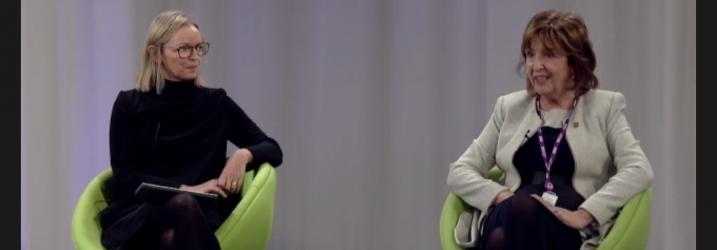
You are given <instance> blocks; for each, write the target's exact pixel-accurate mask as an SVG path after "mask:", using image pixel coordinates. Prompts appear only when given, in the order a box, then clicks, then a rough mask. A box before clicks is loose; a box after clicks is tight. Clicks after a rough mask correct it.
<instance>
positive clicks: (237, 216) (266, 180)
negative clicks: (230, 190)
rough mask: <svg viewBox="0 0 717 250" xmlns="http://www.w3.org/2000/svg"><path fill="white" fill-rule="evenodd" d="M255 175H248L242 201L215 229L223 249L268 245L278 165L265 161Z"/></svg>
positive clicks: (260, 247) (264, 246)
mask: <svg viewBox="0 0 717 250" xmlns="http://www.w3.org/2000/svg"><path fill="white" fill-rule="evenodd" d="M252 177H253V178H251V179H252V180H251V181H246V179H245V185H243V188H244V190H243V191H242V192H243V197H242V200H241V202H239V205H238V206H237V207H236V208H235V209H234V211H232V213H231V214H230V215H229V217H227V219H226V221H224V223H223V224H222V225H221V226H220V227H219V229H217V231H216V232H215V235H216V236H217V239H218V240H219V243H220V245H221V248H222V249H265V248H266V246H267V244H268V242H269V236H270V234H271V227H272V223H273V219H274V202H275V196H276V173H275V171H274V167H272V166H271V165H269V164H268V163H264V164H262V165H261V166H260V167H259V169H258V170H257V172H256V175H255V176H252ZM245 178H246V177H245ZM249 182H250V184H246V183H249ZM247 185H248V186H249V187H248V188H247ZM237 235H240V236H239V237H236V236H237Z"/></svg>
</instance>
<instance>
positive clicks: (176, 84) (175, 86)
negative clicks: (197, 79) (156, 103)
mask: <svg viewBox="0 0 717 250" xmlns="http://www.w3.org/2000/svg"><path fill="white" fill-rule="evenodd" d="M196 88H197V86H196V85H195V83H194V80H183V81H171V80H164V88H163V89H162V93H168V94H169V93H182V92H186V91H191V90H194V89H196Z"/></svg>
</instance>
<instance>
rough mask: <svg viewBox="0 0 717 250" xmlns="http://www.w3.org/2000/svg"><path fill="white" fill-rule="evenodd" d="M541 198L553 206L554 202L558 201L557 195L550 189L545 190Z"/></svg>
mask: <svg viewBox="0 0 717 250" xmlns="http://www.w3.org/2000/svg"><path fill="white" fill-rule="evenodd" d="M543 200H544V201H546V202H548V203H550V205H553V206H555V203H557V202H558V195H557V194H555V193H553V192H550V191H545V192H544V193H543Z"/></svg>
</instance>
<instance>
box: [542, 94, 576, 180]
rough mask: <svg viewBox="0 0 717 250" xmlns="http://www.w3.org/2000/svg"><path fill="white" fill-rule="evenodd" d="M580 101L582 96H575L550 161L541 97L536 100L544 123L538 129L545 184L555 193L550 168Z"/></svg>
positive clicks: (554, 145)
mask: <svg viewBox="0 0 717 250" xmlns="http://www.w3.org/2000/svg"><path fill="white" fill-rule="evenodd" d="M578 99H580V96H575V99H573V106H572V108H570V111H569V112H568V114H567V115H566V117H565V120H564V121H563V129H561V130H560V134H558V138H557V139H555V144H553V150H552V152H551V153H550V159H548V155H547V154H546V153H545V152H546V151H545V140H544V139H543V124H545V119H543V113H541V112H540V96H538V97H537V98H535V108H536V111H537V112H538V116H540V120H541V121H542V123H541V124H540V128H538V141H539V142H540V153H542V156H543V163H544V164H545V170H546V171H545V183H544V184H543V185H544V186H545V189H546V190H548V191H550V192H552V191H553V188H554V186H553V182H552V181H550V168H551V167H552V166H553V161H555V156H556V155H557V154H558V146H560V143H561V142H562V141H563V136H564V135H565V131H566V130H568V124H569V123H570V118H571V117H572V116H573V111H574V110H575V107H576V106H577V105H578Z"/></svg>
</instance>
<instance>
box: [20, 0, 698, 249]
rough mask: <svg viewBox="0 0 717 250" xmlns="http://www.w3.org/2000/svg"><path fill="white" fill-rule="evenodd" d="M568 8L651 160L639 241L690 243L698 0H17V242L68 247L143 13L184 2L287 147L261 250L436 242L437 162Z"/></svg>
mask: <svg viewBox="0 0 717 250" xmlns="http://www.w3.org/2000/svg"><path fill="white" fill-rule="evenodd" d="M549 8H558V9H563V10H571V11H575V12H577V13H579V14H581V15H582V16H583V17H584V18H585V20H586V22H587V25H588V29H589V32H590V35H591V38H592V40H593V44H594V46H595V50H596V53H597V61H598V67H597V75H598V77H599V79H600V82H601V84H602V85H601V87H602V88H605V89H610V90H616V91H620V92H623V93H624V94H625V96H626V98H627V104H628V108H627V110H626V112H627V117H628V120H629V122H630V124H631V126H632V128H633V132H634V133H635V134H636V136H637V138H638V139H640V140H641V142H642V144H641V145H642V147H643V149H644V150H645V153H646V154H647V156H648V158H649V160H650V161H651V163H652V165H653V168H654V170H655V181H654V184H653V188H654V197H653V215H652V228H651V232H650V242H649V249H694V248H695V238H696V237H695V231H696V229H695V225H696V224H695V219H696V218H695V213H694V211H695V203H696V202H695V164H696V163H695V128H696V126H695V72H696V70H695V66H696V62H695V53H696V51H695V36H696V35H695V34H696V31H695V1H694V0H692V1H669V0H650V1H648V0H642V1H617V0H615V1H586V0H584V1H567V0H564V1H545V0H542V1H529V0H523V1H510V2H508V1H499V0H490V1H474V0H442V1H435V0H366V1H350V0H341V1H337V0H262V1H249V0H242V1H141V0H135V1H92V0H56V1H53V0H23V1H22V5H21V9H22V12H21V22H22V28H21V30H22V34H21V43H22V48H21V54H22V65H21V67H22V71H21V80H22V85H21V98H22V103H21V105H22V108H21V126H22V134H21V137H22V145H21V150H22V157H21V162H22V165H21V176H22V180H21V183H22V187H21V192H22V194H21V197H22V201H21V211H22V218H21V220H22V228H21V230H22V246H23V247H22V248H23V249H72V240H71V232H70V221H71V215H72V210H73V208H74V205H75V202H76V201H77V198H78V197H79V195H80V193H81V192H82V190H83V189H84V186H85V185H86V184H87V183H88V182H89V181H90V179H91V178H92V177H93V176H94V175H95V174H97V173H98V172H100V171H101V170H102V169H104V168H107V167H109V153H108V151H109V150H108V132H109V131H108V129H109V128H108V126H109V117H110V111H111V106H112V103H113V101H114V98H115V97H116V95H117V92H118V91H119V90H122V89H128V88H131V87H133V81H134V76H135V74H136V70H137V65H138V64H139V54H140V48H141V46H142V42H143V41H144V36H145V32H146V30H147V26H148V25H149V23H150V22H151V20H152V18H153V17H154V16H155V15H157V14H158V13H159V12H161V11H163V10H167V9H181V10H184V11H186V12H188V13H189V14H191V15H193V16H194V17H195V19H196V20H197V21H198V22H199V25H200V26H201V30H202V31H203V32H204V34H205V36H206V38H207V39H208V40H209V42H211V50H210V52H209V54H208V56H207V58H206V61H205V66H204V69H205V79H206V80H207V81H208V83H209V85H210V86H213V87H222V88H225V89H227V91H228V92H229V94H230V96H231V97H232V98H234V99H235V100H236V101H237V103H239V105H241V106H242V107H243V108H244V109H245V110H246V111H247V112H248V114H249V115H250V116H251V117H252V118H253V119H254V120H255V121H256V122H257V123H258V124H259V125H260V126H261V127H262V128H263V129H264V130H265V131H266V132H267V133H268V134H270V135H271V136H273V137H274V138H276V139H277V140H278V141H279V143H280V145H281V146H282V148H283V149H284V152H285V158H284V164H283V165H282V166H281V167H280V168H279V169H277V170H278V178H279V182H278V194H277V207H276V210H275V211H276V216H275V222H274V229H273V232H272V238H271V242H270V246H269V248H270V249H298V250H301V249H311V250H313V249H362V250H363V249H438V248H439V240H438V220H439V214H440V209H441V205H442V202H443V199H444V198H445V195H446V193H447V188H446V186H445V180H446V174H447V171H448V164H449V163H450V162H452V161H454V160H455V159H456V158H457V157H458V156H459V155H460V154H461V153H462V152H463V151H464V150H465V148H466V147H467V146H468V145H469V143H470V142H471V140H472V139H473V138H474V137H476V136H477V135H478V133H479V132H480V130H481V128H482V127H483V126H484V124H485V122H486V121H487V119H488V116H489V115H490V111H491V109H492V107H493V105H494V103H495V100H496V98H497V97H498V96H499V95H502V94H505V93H508V92H511V91H515V90H518V89H521V88H523V87H524V79H523V78H521V77H519V76H518V75H517V74H516V72H515V66H516V63H517V62H518V59H519V55H520V54H519V44H520V37H521V35H522V31H523V29H524V27H525V25H526V23H527V22H528V20H529V18H530V17H531V16H532V15H533V14H534V13H536V12H537V11H539V10H544V9H549Z"/></svg>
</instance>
